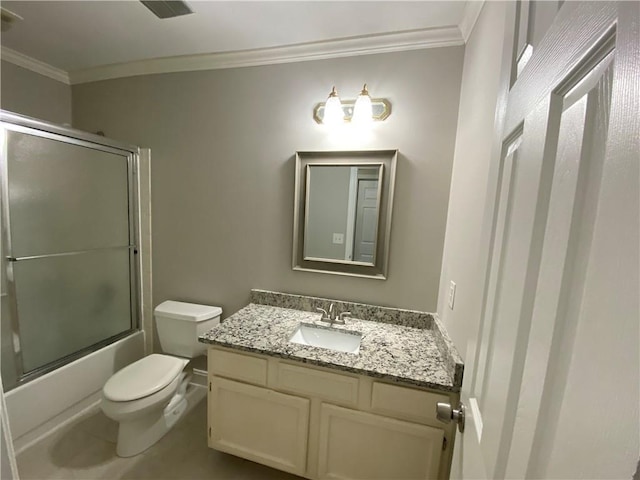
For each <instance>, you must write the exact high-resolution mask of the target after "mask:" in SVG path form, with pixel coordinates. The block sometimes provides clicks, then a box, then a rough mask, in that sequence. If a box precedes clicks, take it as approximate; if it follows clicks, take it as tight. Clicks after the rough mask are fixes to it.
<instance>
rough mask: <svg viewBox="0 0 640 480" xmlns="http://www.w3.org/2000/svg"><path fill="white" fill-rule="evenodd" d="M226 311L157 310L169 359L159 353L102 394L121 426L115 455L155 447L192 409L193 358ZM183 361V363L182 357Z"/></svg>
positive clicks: (169, 306) (181, 306)
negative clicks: (188, 393)
mask: <svg viewBox="0 0 640 480" xmlns="http://www.w3.org/2000/svg"><path fill="white" fill-rule="evenodd" d="M221 314H222V309H221V308H220V307H213V306H208V305H196V304H193V303H183V302H174V301H171V300H169V301H166V302H163V303H161V304H160V305H158V306H157V307H156V309H155V310H154V316H155V319H156V328H157V331H158V336H159V338H160V346H161V347H162V351H163V352H166V353H168V354H171V355H174V356H171V355H164V354H157V353H154V354H152V355H149V356H147V357H144V358H142V359H140V360H138V361H137V362H134V363H132V364H131V365H128V366H127V367H125V368H123V369H122V370H120V371H118V372H116V373H115V374H114V375H113V376H112V377H111V378H110V379H109V380H108V381H107V383H106V384H105V386H104V388H103V389H102V404H101V407H102V411H103V412H104V414H105V415H106V416H107V417H109V418H111V419H113V420H116V421H117V422H119V423H120V426H119V429H118V446H117V449H116V452H117V454H118V456H120V457H131V456H133V455H137V454H138V453H141V452H143V451H144V450H146V449H147V448H149V447H150V446H151V445H153V444H154V443H156V442H157V441H158V440H160V439H161V438H162V436H163V435H164V434H165V433H167V432H168V431H169V429H170V428H171V427H172V426H173V425H174V424H175V423H176V422H177V421H178V419H179V418H180V417H181V416H182V415H183V414H184V412H185V411H186V409H187V400H186V398H185V394H186V391H187V385H188V384H189V380H190V378H191V375H190V374H188V373H187V372H184V371H183V370H184V368H185V367H186V365H187V364H188V363H189V359H190V358H194V357H197V356H199V355H203V354H205V353H206V346H205V345H204V344H202V343H199V342H198V336H199V335H201V334H203V333H205V332H206V331H208V330H209V329H211V328H212V327H213V326H214V325H217V324H218V323H219V322H220V315H221ZM180 357H183V358H180Z"/></svg>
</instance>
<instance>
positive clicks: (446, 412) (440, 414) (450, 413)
mask: <svg viewBox="0 0 640 480" xmlns="http://www.w3.org/2000/svg"><path fill="white" fill-rule="evenodd" d="M466 409H467V408H466V407H465V406H464V405H463V404H462V402H460V403H459V404H458V408H457V409H454V408H453V407H452V406H451V405H450V404H449V403H443V402H438V404H437V405H436V418H437V419H438V420H440V421H441V422H444V423H449V422H451V421H452V420H453V421H454V422H456V423H457V424H458V430H459V431H460V433H463V432H464V416H465V411H466Z"/></svg>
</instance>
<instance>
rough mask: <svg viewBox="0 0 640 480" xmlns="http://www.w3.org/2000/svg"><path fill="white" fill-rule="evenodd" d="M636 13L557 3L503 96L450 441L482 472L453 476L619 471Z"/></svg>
mask: <svg viewBox="0 0 640 480" xmlns="http://www.w3.org/2000/svg"><path fill="white" fill-rule="evenodd" d="M523 3H524V2H523ZM639 13H640V9H639V8H638V4H637V3H635V2H620V3H614V2H597V3H596V2H565V3H564V5H563V7H562V9H561V10H560V12H559V14H558V15H557V17H556V19H555V20H554V23H553V25H552V26H551V28H550V29H549V31H548V32H547V34H546V36H545V38H544V39H543V40H542V41H541V42H540V44H539V45H538V47H537V49H536V50H535V51H534V52H533V56H532V57H531V58H530V60H529V61H528V64H527V65H526V67H524V68H523V69H522V71H521V73H520V74H519V75H518V78H517V80H516V81H515V83H514V84H513V86H512V88H511V90H510V93H509V96H508V101H507V111H506V118H505V122H504V132H503V137H502V138H503V142H502V154H501V155H500V158H499V159H498V161H499V168H498V176H497V178H498V181H497V189H496V201H495V203H492V204H491V205H490V209H491V216H490V218H491V219H492V221H491V222H490V223H491V227H490V229H489V230H490V232H489V238H490V241H489V242H488V243H489V245H490V246H489V250H488V251H485V252H483V254H484V255H488V257H487V258H488V260H487V269H486V278H485V282H486V283H485V289H484V298H483V311H482V315H481V325H480V333H479V338H478V347H477V349H476V352H475V358H474V359H473V361H472V362H469V363H470V364H471V366H472V368H471V371H467V372H465V390H467V391H469V392H471V397H472V398H471V400H470V403H471V405H470V406H471V407H472V408H471V410H472V412H471V413H472V414H473V417H474V421H473V422H471V426H472V427H473V428H472V429H470V431H467V433H465V438H464V439H463V441H462V442H461V441H460V439H458V442H459V443H460V444H463V445H464V447H465V450H464V451H460V449H459V454H461V455H462V456H463V457H464V456H468V457H469V458H471V457H473V458H474V459H477V460H478V459H479V461H480V463H482V464H483V466H484V469H485V471H484V472H480V471H477V472H473V471H470V470H466V471H464V475H465V477H466V478H476V477H477V476H482V475H485V474H486V476H488V477H489V478H631V477H632V475H633V473H634V470H635V465H636V462H637V461H638V453H639V451H640V448H639V417H638V408H639V388H640V385H639V377H640V376H639V374H638V365H639V357H638V339H639V323H640V322H639V317H640V308H639V304H638V303H639V294H638V292H639V290H640V284H639V280H638V277H639V274H638V272H639V262H640V255H639V250H640V234H639V230H640V227H639V224H640V199H639V195H640V188H639V183H640V182H639V180H640V175H639V173H640V172H639V163H640V138H639V137H640V45H639V44H640V40H639V39H640V36H639V34H638V22H639V17H640V15H639ZM469 435H471V438H469ZM476 440H477V441H476ZM474 473H477V475H475V474H474Z"/></svg>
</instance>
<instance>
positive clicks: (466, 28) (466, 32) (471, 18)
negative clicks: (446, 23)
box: [459, 0, 485, 43]
mask: <svg viewBox="0 0 640 480" xmlns="http://www.w3.org/2000/svg"><path fill="white" fill-rule="evenodd" d="M484 1H485V0H469V1H468V2H467V4H466V5H465V6H464V12H463V14H462V20H460V25H459V27H460V32H461V33H462V38H463V39H464V43H467V41H469V37H470V36H471V32H473V27H475V26H476V22H477V21H478V17H479V16H480V12H481V11H482V7H483V6H484Z"/></svg>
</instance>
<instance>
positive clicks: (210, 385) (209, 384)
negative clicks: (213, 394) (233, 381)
mask: <svg viewBox="0 0 640 480" xmlns="http://www.w3.org/2000/svg"><path fill="white" fill-rule="evenodd" d="M209 391H211V382H209Z"/></svg>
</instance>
